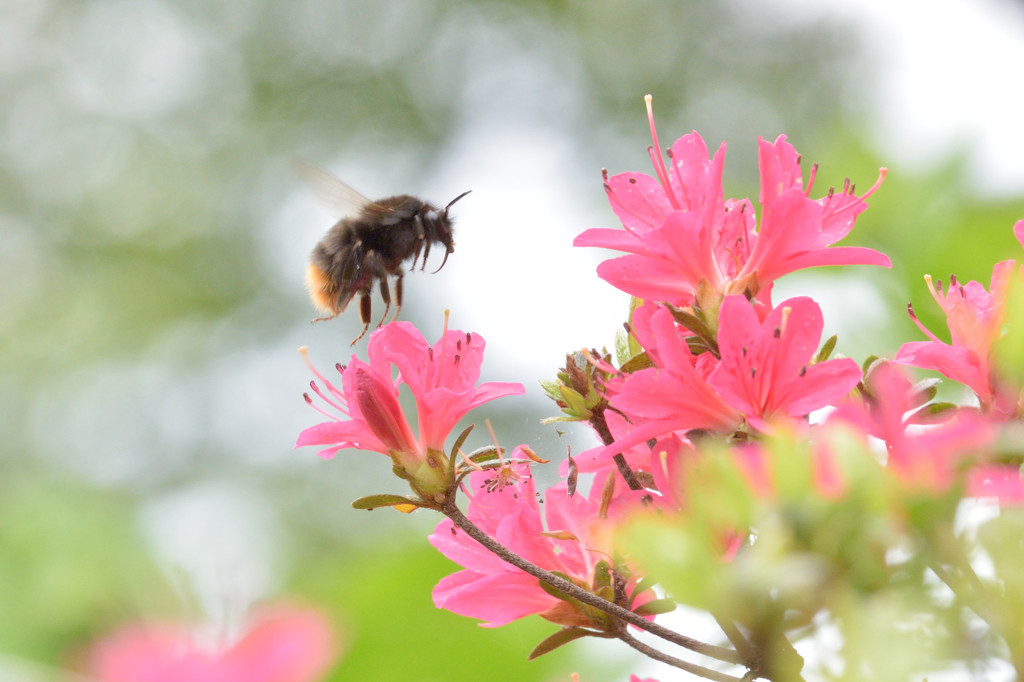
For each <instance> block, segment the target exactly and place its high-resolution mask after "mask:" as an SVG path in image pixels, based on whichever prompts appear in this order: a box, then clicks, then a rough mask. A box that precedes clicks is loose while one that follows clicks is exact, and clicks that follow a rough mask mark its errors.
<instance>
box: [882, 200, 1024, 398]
mask: <svg viewBox="0 0 1024 682" xmlns="http://www.w3.org/2000/svg"><path fill="white" fill-rule="evenodd" d="M1014 235H1015V236H1016V237H1017V240H1018V241H1019V242H1020V243H1021V245H1022V246H1024V220H1021V221H1018V222H1017V224H1016V225H1015V226H1014ZM1016 266H1017V264H1016V262H1015V261H1013V260H1006V261H1003V262H1002V263H997V264H996V266H995V267H994V268H993V269H992V279H991V282H990V284H989V289H988V291H986V290H985V286H984V285H983V284H981V283H979V282H976V281H974V280H972V281H970V282H968V283H967V284H960V283H959V282H957V280H956V278H955V277H951V278H950V282H949V288H948V289H947V290H945V291H944V290H943V287H942V283H941V282H936V283H934V284H933V282H932V278H931V277H930V276H928V275H926V276H925V282H927V284H928V290H929V291H930V292H931V294H932V298H934V299H935V302H936V303H938V304H939V307H940V308H942V311H943V312H944V313H945V314H946V324H947V326H948V327H949V332H950V340H951V342H952V343H946V342H944V341H942V340H940V339H939V338H938V337H937V336H936V335H935V334H933V333H932V332H931V331H930V330H928V328H927V327H925V326H924V325H923V324H921V322H920V321H918V319H917V317H916V316H914V315H913V312H912V311H911V317H912V318H913V320H914V322H915V323H916V324H917V326H918V327H919V328H920V329H921V331H923V332H924V334H925V336H927V337H928V338H929V339H930V340H929V341H913V342H910V343H905V344H903V345H902V346H901V347H900V349H899V352H898V353H897V354H896V358H895V359H894V360H893V361H894V362H897V363H901V364H905V365H913V366H914V367H920V368H922V369H931V370H935V371H937V372H940V373H942V374H943V375H945V376H946V377H948V378H950V379H953V380H954V381H958V382H960V383H962V384H964V385H965V386H967V387H969V388H970V389H971V390H972V391H974V393H975V394H976V395H977V396H978V400H979V401H980V402H981V405H982V407H983V408H985V409H995V410H996V411H997V412H1001V413H1006V412H1010V411H1012V410H1013V408H1014V403H1015V402H1016V397H1015V396H1012V395H1003V392H1002V391H1001V390H1000V388H1001V387H1000V386H998V385H997V378H996V377H995V376H994V372H993V367H992V345H993V343H995V341H996V340H997V339H998V338H999V337H1000V335H1001V334H1002V331H1003V329H1002V327H1003V321H1004V319H1005V317H1006V315H1005V313H1006V299H1007V295H1008V293H1009V289H1010V281H1011V277H1012V276H1013V273H1014V271H1015V269H1016Z"/></svg>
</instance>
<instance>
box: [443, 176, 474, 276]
mask: <svg viewBox="0 0 1024 682" xmlns="http://www.w3.org/2000/svg"><path fill="white" fill-rule="evenodd" d="M472 191H473V190H471V189H467V190H466V191H465V192H463V193H462V194H460V195H459V196H457V197H455V198H454V199H452V200H451V201H449V202H448V205H447V206H445V207H444V214H445V215H448V209H449V208H451V207H452V204H454V203H455V202H456V201H458V200H459V199H461V198H462V197H464V196H466V195H467V194H469V193H470V192H472ZM438 270H440V268H438Z"/></svg>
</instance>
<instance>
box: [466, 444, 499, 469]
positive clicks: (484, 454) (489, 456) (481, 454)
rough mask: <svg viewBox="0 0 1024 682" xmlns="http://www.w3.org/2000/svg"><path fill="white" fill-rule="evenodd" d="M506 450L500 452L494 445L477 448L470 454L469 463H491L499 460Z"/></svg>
mask: <svg viewBox="0 0 1024 682" xmlns="http://www.w3.org/2000/svg"><path fill="white" fill-rule="evenodd" d="M502 452H504V450H499V449H498V448H496V447H494V446H493V445H487V446H484V447H482V448H477V449H476V450H474V451H473V452H471V453H469V461H471V462H476V463H477V464H480V463H482V462H490V461H491V460H494V459H498V455H500V454H501V453H502Z"/></svg>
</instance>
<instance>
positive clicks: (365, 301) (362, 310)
mask: <svg viewBox="0 0 1024 682" xmlns="http://www.w3.org/2000/svg"><path fill="white" fill-rule="evenodd" d="M371 305H372V302H371V301H370V292H369V291H363V292H362V293H361V294H360V297H359V319H360V320H361V321H362V323H363V331H361V332H359V336H357V337H356V338H354V339H352V344H351V345H353V346H354V345H356V341H358V340H359V339H361V338H363V337H364V336H366V330H367V329H369V328H370V314H371V313H372V312H373V310H372V309H371V307H370V306H371Z"/></svg>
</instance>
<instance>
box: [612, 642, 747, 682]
mask: <svg viewBox="0 0 1024 682" xmlns="http://www.w3.org/2000/svg"><path fill="white" fill-rule="evenodd" d="M619 639H621V640H622V641H623V642H625V643H626V644H628V645H629V646H631V647H633V648H634V649H636V650H637V651H639V652H640V653H642V654H643V655H644V656H647V657H648V658H653V659H654V660H656V661H661V662H662V663H665V664H666V665H670V666H672V667H673V668H679V669H680V670H685V671H686V672H688V673H690V674H691V675H696V676H697V677H703V678H704V679H706V680H715V682H741V680H742V679H743V678H740V677H734V676H733V675H726V674H725V673H720V672H718V671H717V670H711V669H710V668H705V667H703V666H699V665H696V664H694V663H690V662H689V661H684V660H682V659H681V658H676V657H675V656H669V655H668V654H666V653H663V652H661V651H658V650H657V649H655V648H653V647H650V646H647V645H646V644H644V643H643V642H641V641H640V640H638V639H636V638H634V637H633V636H632V635H630V634H629V633H628V632H620V633H619Z"/></svg>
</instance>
